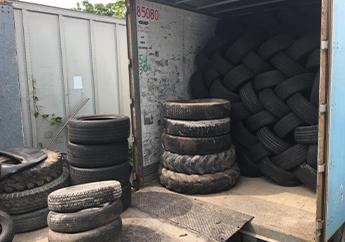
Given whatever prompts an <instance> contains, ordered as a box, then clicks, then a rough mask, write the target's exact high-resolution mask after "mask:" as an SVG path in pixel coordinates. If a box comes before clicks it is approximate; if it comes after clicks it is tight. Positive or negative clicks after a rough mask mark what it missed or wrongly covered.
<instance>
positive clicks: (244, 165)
mask: <svg viewBox="0 0 345 242" xmlns="http://www.w3.org/2000/svg"><path fill="white" fill-rule="evenodd" d="M238 166H239V167H240V171H241V175H242V176H246V177H260V176H262V173H261V171H260V169H259V166H258V165H257V164H255V163H254V162H253V161H252V160H251V159H250V158H249V156H248V155H247V154H246V152H245V151H243V150H239V151H238Z"/></svg>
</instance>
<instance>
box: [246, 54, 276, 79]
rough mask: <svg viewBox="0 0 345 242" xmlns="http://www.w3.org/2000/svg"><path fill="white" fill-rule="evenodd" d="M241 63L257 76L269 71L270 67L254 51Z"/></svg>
mask: <svg viewBox="0 0 345 242" xmlns="http://www.w3.org/2000/svg"><path fill="white" fill-rule="evenodd" d="M242 63H243V64H245V65H246V66H247V67H248V68H249V69H250V70H251V71H252V72H254V73H255V74H259V73H262V72H265V71H268V70H269V69H271V68H272V67H271V65H270V64H269V63H267V62H266V61H265V60H263V59H262V58H261V57H260V56H259V55H258V54H256V53H255V52H254V51H250V52H249V53H248V54H247V55H246V56H245V57H244V58H243V59H242Z"/></svg>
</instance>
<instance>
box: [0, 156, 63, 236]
mask: <svg viewBox="0 0 345 242" xmlns="http://www.w3.org/2000/svg"><path fill="white" fill-rule="evenodd" d="M43 152H44V153H45V155H46V156H45V157H46V158H45V159H44V160H42V161H41V162H40V163H38V164H37V165H35V166H33V167H31V168H30V169H26V170H23V171H21V172H18V173H15V174H13V175H11V176H9V177H8V178H5V179H4V180H1V181H0V210H3V211H5V212H6V213H8V214H10V215H11V218H12V220H13V228H14V232H15V233H22V232H28V231H33V230H36V229H39V228H42V227H46V226H47V215H48V208H47V205H48V204H47V197H48V194H49V193H51V192H52V191H55V190H57V189H60V188H62V187H65V186H67V185H68V179H69V171H68V168H67V166H64V165H63V162H62V159H61V157H60V156H59V154H57V153H55V152H52V151H48V150H43ZM0 160H1V155H0Z"/></svg>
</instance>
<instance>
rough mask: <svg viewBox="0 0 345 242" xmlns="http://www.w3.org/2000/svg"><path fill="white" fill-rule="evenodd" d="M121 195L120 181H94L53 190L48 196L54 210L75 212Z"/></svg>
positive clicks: (111, 200)
mask: <svg viewBox="0 0 345 242" xmlns="http://www.w3.org/2000/svg"><path fill="white" fill-rule="evenodd" d="M120 196H121V184H120V183H119V182H118V181H102V182H92V183H87V184H82V185H76V186H70V187H66V188H62V189H59V190H57V191H55V192H52V193H50V194H49V196H48V207H49V210H50V211H54V212H61V213H65V212H67V213H68V212H75V211H78V210H81V209H86V208H91V207H97V206H99V205H101V204H104V203H108V202H114V201H115V200H116V199H118V198H119V197H120Z"/></svg>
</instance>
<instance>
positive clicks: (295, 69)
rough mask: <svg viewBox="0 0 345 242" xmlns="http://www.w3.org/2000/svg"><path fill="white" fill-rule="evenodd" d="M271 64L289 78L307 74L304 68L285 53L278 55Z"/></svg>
mask: <svg viewBox="0 0 345 242" xmlns="http://www.w3.org/2000/svg"><path fill="white" fill-rule="evenodd" d="M270 62H271V64H272V65H273V66H274V67H275V68H277V69H278V70H279V71H281V72H282V73H283V74H284V75H286V76H288V77H293V76H296V75H298V74H301V73H303V72H305V70H304V68H303V66H301V65H300V64H299V63H298V62H296V61H294V60H293V59H291V58H290V57H289V56H287V55H286V54H285V53H283V52H279V53H278V54H276V55H275V56H274V57H273V58H272V59H271V61H270Z"/></svg>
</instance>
